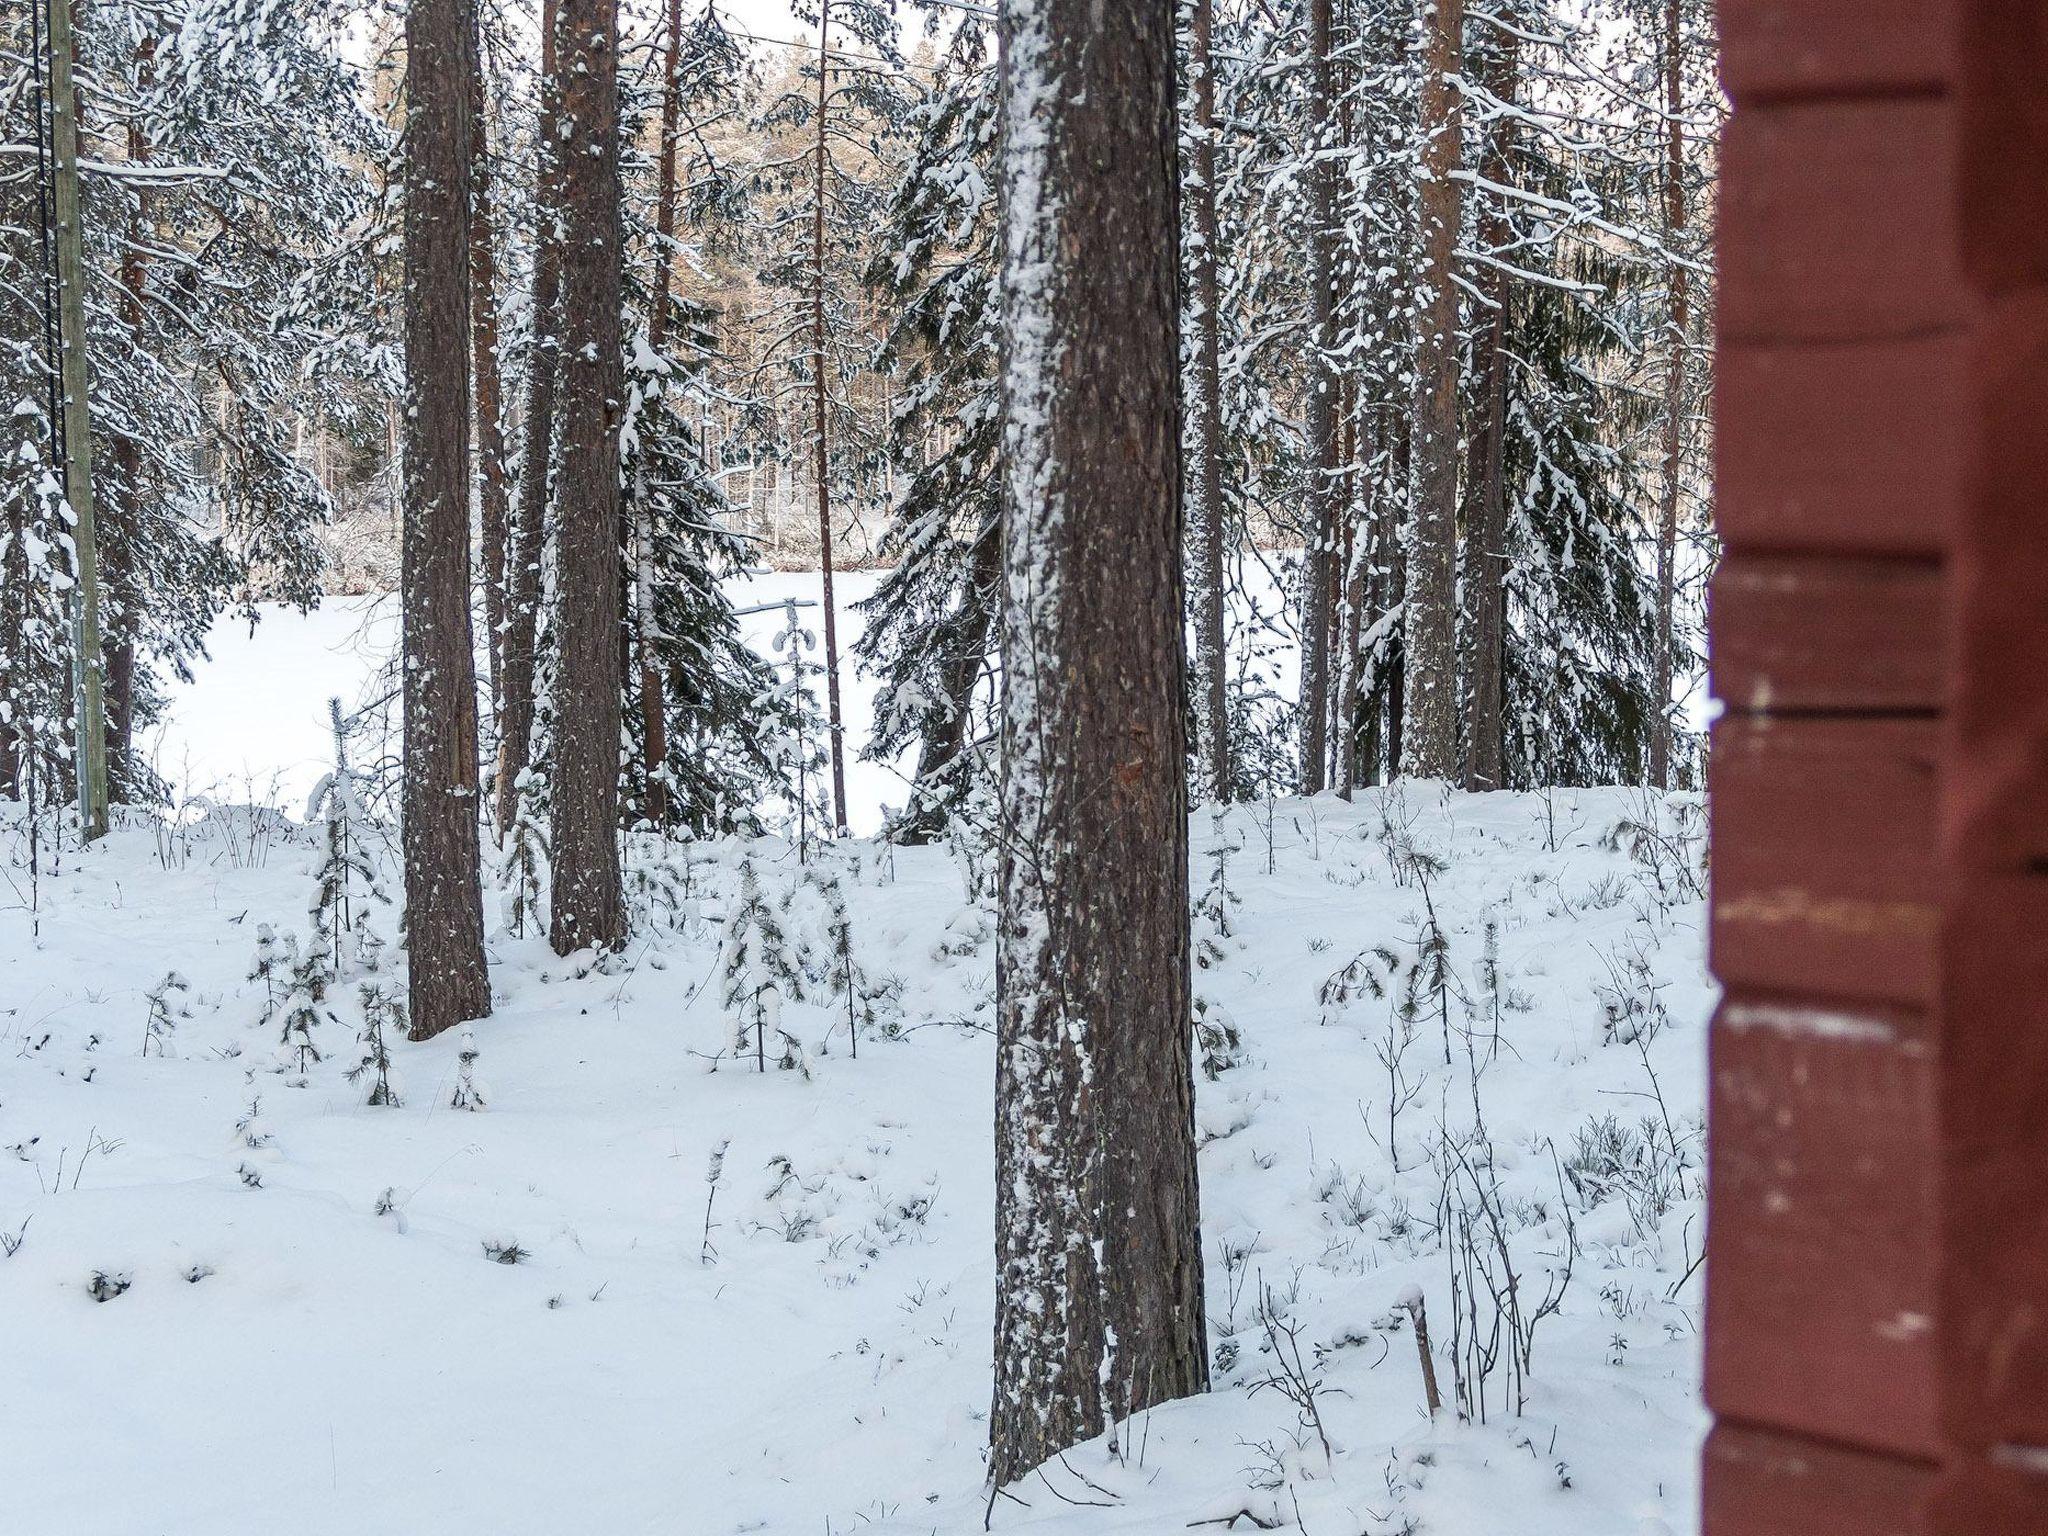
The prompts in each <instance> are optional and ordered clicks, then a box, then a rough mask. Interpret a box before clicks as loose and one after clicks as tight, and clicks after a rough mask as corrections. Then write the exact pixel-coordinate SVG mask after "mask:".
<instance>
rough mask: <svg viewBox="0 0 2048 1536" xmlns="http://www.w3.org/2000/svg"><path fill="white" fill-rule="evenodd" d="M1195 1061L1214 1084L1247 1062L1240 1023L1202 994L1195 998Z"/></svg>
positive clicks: (1226, 1009) (1219, 1004) (1203, 1074)
mask: <svg viewBox="0 0 2048 1536" xmlns="http://www.w3.org/2000/svg"><path fill="white" fill-rule="evenodd" d="M1195 1060H1196V1061H1197V1062H1198V1063H1199V1064H1200V1065H1201V1068H1202V1076H1204V1077H1206V1078H1207V1079H1209V1081H1210V1082H1212V1083H1213V1082H1215V1081H1216V1079H1217V1078H1219V1077H1221V1076H1222V1075H1223V1074H1224V1073H1225V1072H1228V1071H1229V1070H1230V1069H1231V1068H1232V1067H1234V1066H1236V1065H1237V1064H1238V1063H1239V1062H1241V1061H1243V1060H1244V1037H1243V1035H1242V1034H1240V1033H1239V1031H1238V1028H1237V1020H1235V1019H1233V1018H1232V1017H1231V1016H1230V1010H1229V1009H1228V1008H1225V1007H1224V1006H1223V1005H1222V1004H1221V1003H1219V1002H1216V1001H1215V1000H1214V999H1212V998H1208V997H1204V996H1202V995H1201V994H1200V993H1197V994H1196V995H1195Z"/></svg>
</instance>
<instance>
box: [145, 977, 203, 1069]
mask: <svg viewBox="0 0 2048 1536" xmlns="http://www.w3.org/2000/svg"><path fill="white" fill-rule="evenodd" d="M191 993H192V984H191V983H190V982H189V981H187V980H186V979H185V978H184V977H183V976H180V975H179V974H178V973H177V972H176V971H166V972H165V973H164V979H163V980H162V981H160V982H158V983H157V984H156V985H155V986H153V987H151V988H150V989H149V991H148V992H147V993H145V994H144V995H145V996H146V997H148V999H149V1022H148V1023H147V1024H146V1025H144V1026H143V1032H142V1054H143V1055H145V1056H147V1055H148V1054H149V1053H150V1051H151V1049H152V1048H154V1049H155V1051H156V1054H157V1055H159V1056H168V1055H170V1054H171V1039H172V1037H173V1036H174V1035H176V1034H177V1032H178V1023H179V1021H180V1020H182V1019H189V1018H191V1017H192V1005H191V1004H190V1003H189V1002H187V1001H186V999H187V998H188V997H190V996H191Z"/></svg>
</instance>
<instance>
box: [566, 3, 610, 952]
mask: <svg viewBox="0 0 2048 1536" xmlns="http://www.w3.org/2000/svg"><path fill="white" fill-rule="evenodd" d="M618 38H619V18H618V7H617V0H562V3H561V9H560V14H559V16H558V18H557V23H556V36H555V57H556V60H557V62H558V63H559V64H560V66H561V70H560V78H561V83H560V87H559V89H560V92H561V113H562V122H561V131H560V137H559V140H558V142H559V144H560V146H561V158H560V160H559V161H558V168H557V171H556V175H557V177H558V180H559V186H560V189H561V196H562V201H561V221H562V230H561V284H562V290H561V298H562V319H561V332H560V335H561V390H562V398H561V412H562V467H561V477H560V482H559V484H558V485H557V487H556V490H557V495H556V514H555V527H556V535H555V538H556V550H557V556H556V562H555V610H554V615H555V640H556V645H557V647H558V652H559V658H560V665H559V666H558V667H557V669H556V673H555V693H554V702H555V735H554V780H553V784H552V791H553V797H552V800H551V802H550V803H551V808H552V812H553V819H552V824H551V827H550V833H551V837H550V846H549V852H550V854H551V856H552V857H551V870H552V874H553V880H552V882H551V885H550V889H549V904H548V940H549V942H550V943H551V944H553V945H554V948H555V952H556V953H557V954H564V955H566V954H568V953H569V952H570V951H572V950H577V949H584V948H598V949H610V948H614V947H616V946H617V945H618V944H620V943H622V942H623V941H624V939H625V937H626V913H625V898H624V892H623V890H622V888H621V884H620V871H619V726H620V708H619V689H620V685H621V682H622V677H621V666H620V657H619V650H620V646H619V638H620V633H619V621H620V613H619V608H620V602H619V587H620V581H619V558H620V550H619V512H620V508H619V427H620V424H621V419H622V416H623V414H624V411H625V395H626V380H625V358H624V353H623V350H622V339H621V333H620V326H619V299H620V291H621V287H622V274H621V272H620V262H621V259H622V251H621V233H620V225H619V118H618V105H619V102H618Z"/></svg>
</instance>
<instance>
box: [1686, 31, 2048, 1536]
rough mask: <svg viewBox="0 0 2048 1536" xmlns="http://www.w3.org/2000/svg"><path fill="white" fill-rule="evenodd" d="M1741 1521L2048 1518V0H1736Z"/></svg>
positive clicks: (1807, 1526) (1720, 854)
mask: <svg viewBox="0 0 2048 1536" xmlns="http://www.w3.org/2000/svg"><path fill="white" fill-rule="evenodd" d="M1721 20H1722V28H1723V42H1724V50H1725V51H1724V71H1725V78H1726V82H1727V86H1728V89H1729V92H1730V94H1731V96H1732V97H1733V98H1734V101H1735V103H1736V112H1735V116H1734V119H1733V121H1732V123H1731V125H1730V128H1729V132H1728V136H1727V139H1726V143H1725V146H1724V159H1723V171H1724V177H1725V180H1724V187H1723V204H1722V209H1721V218H1722V224H1721V239H1722V246H1721V274H1722V292H1721V313H1720V325H1721V333H1720V338H1719V372H1718V381H1719V382H1718V386H1717V389H1718V394H1717V402H1716V404H1717V411H1718V428H1719V445H1720V447H1719V452H1720V459H1719V464H1718V506H1719V513H1720V518H1721V527H1722V532H1723V535H1724V537H1725V540H1726V550H1727V558H1726V563H1725V564H1724V566H1723V568H1722V570H1721V572H1720V575H1719V576H1718V578H1717V580H1716V582H1715V589H1714V594H1713V638H1714V669H1715V689H1716V693H1717V695H1718V696H1719V698H1720V699H1721V700H1722V702H1723V706H1724V709H1725V713H1724V715H1723V717H1722V719H1721V720H1720V722H1719V724H1718V725H1717V727H1716V729H1715V737H1714V756H1713V767H1712V773H1713V784H1714V791H1715V799H1714V814H1715V828H1714V845H1713V860H1714V868H1713V874H1714V897H1713V928H1712V954H1713V961H1714V966H1715V969H1716V971H1717V973H1718V974H1719V975H1720V977H1721V979H1722V981H1723V983H1724V986H1725V988H1726V995H1725V999H1724V1001H1723V1003H1722V1006H1721V1010H1720V1013H1719V1014H1718V1016H1717V1018H1716V1020H1715V1024H1714V1029H1713V1040H1712V1053H1713V1064H1712V1097H1711V1106H1710V1144H1711V1163H1712V1167H1711V1175H1712V1184H1711V1199H1712V1206H1711V1210H1710V1215H1709V1224H1710V1231H1709V1249H1708V1253H1709V1257H1708V1290H1707V1395H1708V1399H1709V1402H1710V1405H1711V1406H1712V1408H1713V1409H1714V1412H1715V1414H1716V1419H1717V1427H1716V1428H1715V1430H1714V1433H1713V1436H1712V1438H1711V1440H1710V1441H1709V1443H1708V1447H1707V1451H1706V1465H1705V1503H1706V1508H1705V1529H1706V1531H1707V1532H1708V1533H1709V1536H1765V1533H1770V1536H1779V1533H1783V1536H1794V1533H1798V1536H1806V1533H1818V1532H1841V1533H1845V1536H1865V1533H1869V1536H1878V1533H1887V1536H1888V1533H1894V1532H1899V1533H1904V1532H1934V1531H1940V1532H1942V1533H1944V1536H1963V1533H1966V1532H1967V1533H1970V1536H2002V1533H2006V1532H2013V1533H2019V1532H2028V1531H2042V1532H2048V512H2044V509H2048V0H1722V6H1721Z"/></svg>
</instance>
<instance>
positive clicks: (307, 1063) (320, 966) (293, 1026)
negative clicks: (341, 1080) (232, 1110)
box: [277, 944, 334, 1084]
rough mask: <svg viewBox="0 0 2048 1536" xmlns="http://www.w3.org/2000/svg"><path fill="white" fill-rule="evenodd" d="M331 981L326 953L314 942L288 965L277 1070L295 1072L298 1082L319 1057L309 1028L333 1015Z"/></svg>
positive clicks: (332, 975)
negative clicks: (330, 992)
mask: <svg viewBox="0 0 2048 1536" xmlns="http://www.w3.org/2000/svg"><path fill="white" fill-rule="evenodd" d="M295 947H296V946H295ZM333 982H334V971H333V968H332V966H331V964H330V956H329V953H328V951H327V950H325V949H323V948H321V947H320V946H319V945H318V944H315V945H313V946H312V947H310V948H309V949H307V950H306V952H305V953H304V954H302V955H300V956H299V957H298V958H297V960H296V962H295V963H294V964H293V966H292V968H291V985H290V987H289V988H288V989H287V990H286V992H285V996H284V1005H283V1008H282V1010H281V1012H282V1013H283V1016H284V1033H283V1035H282V1037H281V1039H280V1040H279V1042H278V1049H277V1061H278V1070H279V1071H280V1072H283V1073H285V1074H287V1075H296V1077H297V1079H298V1081H299V1082H300V1083H301V1084H303V1083H304V1082H305V1080H306V1074H307V1073H308V1072H309V1071H311V1070H312V1067H313V1063H315V1062H316V1061H320V1060H321V1059H323V1058H322V1053H321V1050H320V1047H319V1046H317V1045H315V1044H314V1043H313V1031H314V1030H315V1029H317V1028H318V1027H319V1026H320V1025H321V1024H323V1023H326V1022H328V1021H330V1020H332V1019H333V1017H334V1013H333V1010H332V1009H330V1008H328V1006H327V989H328V988H329V987H330V986H331V985H332V984H333Z"/></svg>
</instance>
